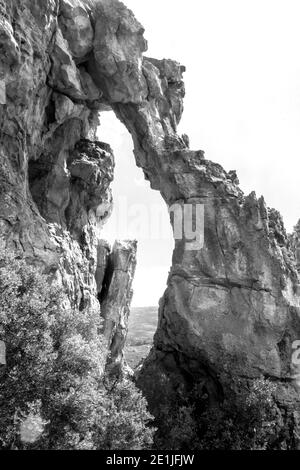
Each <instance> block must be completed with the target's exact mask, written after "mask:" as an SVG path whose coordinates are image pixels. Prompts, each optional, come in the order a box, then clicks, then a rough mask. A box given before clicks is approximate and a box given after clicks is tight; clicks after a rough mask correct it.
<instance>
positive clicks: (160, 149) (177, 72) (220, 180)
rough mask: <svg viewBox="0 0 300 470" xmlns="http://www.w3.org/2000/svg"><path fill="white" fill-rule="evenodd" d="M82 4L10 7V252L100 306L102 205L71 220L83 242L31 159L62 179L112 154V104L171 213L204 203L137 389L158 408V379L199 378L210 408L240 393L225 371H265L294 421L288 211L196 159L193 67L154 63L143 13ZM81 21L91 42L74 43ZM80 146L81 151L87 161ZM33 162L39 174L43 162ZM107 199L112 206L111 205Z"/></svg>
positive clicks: (6, 37) (6, 71)
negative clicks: (38, 190)
mask: <svg viewBox="0 0 300 470" xmlns="http://www.w3.org/2000/svg"><path fill="white" fill-rule="evenodd" d="M21 3H22V15H21V14H20V11H21ZM73 3H74V4H73V7H72V8H70V4H69V2H68V1H67V0H61V1H60V2H59V1H58V0H54V1H52V0H51V1H50V0H44V1H43V2H39V4H38V3H37V2H32V1H31V0H22V2H21V0H15V1H14V5H13V6H14V8H12V1H11V0H10V1H9V2H7V12H8V14H6V16H5V18H4V20H3V24H4V26H3V27H2V29H3V35H1V43H0V46H1V48H3V50H6V51H7V54H6V59H5V61H4V62H3V64H1V70H0V79H1V80H3V81H4V82H5V87H4V88H3V89H5V94H6V96H5V104H4V105H1V106H2V109H1V111H2V113H3V117H2V118H1V149H0V150H1V160H2V162H3V164H2V165H1V174H0V176H1V182H2V183H3V184H2V188H1V189H2V193H1V208H0V210H1V211H0V223H1V246H2V248H6V249H9V250H10V251H12V250H16V251H18V250H19V251H22V252H24V253H25V254H26V256H27V258H28V259H29V260H30V261H31V262H35V263H37V264H39V265H41V266H43V268H44V269H45V270H46V272H48V273H49V274H51V276H52V277H54V278H56V279H58V280H60V281H61V282H62V283H63V285H64V287H65V288H66V291H67V293H68V296H69V300H70V303H71V305H76V306H81V308H87V307H89V308H97V305H98V301H97V288H96V281H95V272H96V268H97V266H98V263H97V248H98V240H97V237H96V236H95V228H96V226H97V223H98V222H99V221H98V220H97V210H98V205H96V206H97V207H96V206H92V207H90V206H89V205H88V206H87V207H86V206H85V204H83V213H86V215H87V216H86V217H83V218H82V219H81V218H79V219H80V220H76V221H73V222H74V223H75V225H76V230H75V231H74V232H72V230H68V228H70V227H68V224H67V223H66V225H64V220H63V215H64V214H63V212H65V210H64V209H65V200H64V198H63V203H62V207H60V209H61V211H58V213H59V217H57V216H55V218H53V214H52V213H51V214H50V213H49V210H48V209H46V210H45V212H44V213H43V216H42V215H41V213H40V212H39V210H38V208H37V205H36V204H35V203H34V200H33V198H32V196H31V194H30V191H29V189H30V187H29V186H30V185H29V184H28V174H27V170H28V162H37V161H39V160H40V159H41V158H43V156H45V155H48V154H51V153H52V154H54V155H53V157H54V160H53V161H54V167H55V170H54V174H56V173H55V172H56V168H59V169H63V171H65V169H66V167H67V166H68V161H71V164H72V162H73V159H74V158H75V160H76V159H77V160H78V159H79V160H80V161H81V163H82V160H84V158H85V157H84V155H86V153H87V151H86V150H87V149H90V150H91V153H93V150H92V149H91V147H92V148H93V149H94V147H93V146H95V147H97V149H98V148H100V149H102V151H105V152H106V151H107V150H105V149H103V146H102V147H101V145H100V146H99V145H98V144H97V143H96V142H95V128H96V126H97V116H98V113H99V111H100V110H101V108H102V107H103V106H108V105H109V106H111V107H112V109H114V111H115V113H116V115H117V116H118V118H119V119H120V120H121V121H122V122H123V123H124V124H125V125H126V127H127V128H128V130H129V131H130V132H131V134H132V136H133V140H134V144H135V156H136V161H137V165H138V166H140V167H142V168H143V171H144V174H145V177H146V178H147V179H149V180H150V183H151V186H152V188H153V189H155V190H159V191H160V192H161V194H162V197H163V198H164V200H165V201H166V203H167V204H174V203H179V204H187V203H190V204H198V203H199V204H204V206H205V246H204V248H203V249H202V250H198V251H196V252H194V251H190V250H187V246H186V241H185V240H184V239H183V240H177V241H176V246H175V251H174V256H173V265H172V268H171V272H170V276H169V282H168V289H167V291H166V293H165V295H164V298H163V300H162V302H161V306H160V320H159V326H158V330H157V333H156V337H155V344H154V348H153V350H152V353H151V354H150V357H149V358H148V360H147V361H146V363H145V365H144V367H143V370H142V372H141V373H140V376H139V383H140V384H141V386H142V387H143V388H144V391H145V393H146V394H148V396H149V398H150V399H152V398H153V400H152V404H153V403H154V397H153V396H152V395H151V389H150V387H149V384H150V383H151V382H153V381H155V380H154V377H155V375H156V374H157V375H159V373H160V372H166V375H167V376H168V378H169V379H168V380H169V388H168V391H170V392H171V390H172V387H173V389H174V385H175V386H176V385H178V383H182V384H184V386H186V387H188V386H189V385H190V384H191V383H193V382H197V383H198V382H199V381H200V382H201V380H202V382H204V385H203V387H204V388H205V389H206V391H207V392H208V393H209V395H210V396H211V399H212V400H219V399H222V397H223V396H224V395H226V393H227V394H228V393H230V391H229V390H227V389H226V385H225V382H224V381H223V379H222V377H223V375H224V374H225V375H227V376H233V377H241V378H243V380H246V381H251V380H253V378H255V377H257V376H258V375H260V374H263V375H264V376H266V377H271V378H272V380H274V381H276V382H278V383H279V385H280V387H279V390H281V392H280V393H279V397H278V401H279V402H280V404H281V406H283V407H284V408H286V409H288V411H289V412H293V409H294V408H295V406H296V405H297V404H298V401H299V399H298V391H297V390H296V389H295V387H294V383H293V375H294V373H295V372H296V371H295V368H294V365H293V364H291V362H290V361H291V356H292V345H293V342H294V340H297V339H298V338H299V334H300V322H299V278H298V272H297V270H296V267H295V259H294V255H293V253H292V250H291V249H290V245H289V241H288V238H287V236H286V233H285V230H284V227H283V224H282V221H281V219H280V217H279V215H278V213H277V212H276V211H270V210H268V208H267V206H266V204H265V202H264V200H263V199H262V198H261V199H259V200H257V198H256V196H255V194H254V193H252V194H250V195H249V196H247V197H245V196H244V194H243V193H242V191H241V190H240V188H239V187H238V185H237V180H236V178H235V177H234V175H232V174H230V173H226V172H225V171H224V170H223V168H221V167H220V166H219V165H217V164H215V163H212V162H210V161H206V160H205V159H204V154H203V152H201V151H191V150H189V148H188V139H187V138H186V136H184V137H180V136H178V135H177V133H176V126H177V124H178V122H179V120H180V117H181V114H182V110H183V106H182V100H183V96H184V86H183V82H182V72H183V68H182V67H181V66H180V65H179V64H177V63H176V62H173V61H170V60H163V61H158V60H155V59H150V58H146V57H143V53H144V52H145V50H146V41H145V40H144V38H143V28H142V27H141V25H140V24H139V23H138V22H137V21H136V20H135V18H134V16H133V14H132V13H131V12H130V11H129V10H128V9H126V7H125V6H124V5H123V4H122V3H121V2H119V1H118V0H100V1H99V2H98V4H97V7H94V6H93V2H81V1H80V0H76V1H75V2H73ZM88 5H92V6H91V7H88ZM1 6H2V5H1ZM2 7H3V6H2ZM66 11H67V13H66ZM58 13H60V17H59V21H58ZM12 14H14V15H15V17H14V28H12V25H11V20H12V18H11V15H12ZM79 17H80V18H82V17H83V18H84V31H85V33H84V37H82V35H81V34H76V32H77V28H78V27H79V24H82V22H81V21H79V20H78V18H79ZM28 24H30V25H31V34H27V33H26V31H27V25H28ZM64 24H68V27H66V28H64ZM70 24H71V25H72V27H70ZM70 28H71V29H70ZM66 31H72V32H73V33H75V34H71V35H69V34H68V35H67V34H66ZM87 31H88V32H89V34H87ZM78 32H79V33H80V31H78ZM64 34H65V37H64ZM92 37H93V41H90V40H89V41H87V42H86V43H85V39H86V38H92ZM79 46H80V47H79ZM79 51H80V53H79ZM75 52H76V53H75ZM77 52H78V54H79V55H78V54H77ZM50 58H51V60H50ZM53 106H54V108H53ZM59 136H60V138H59ZM84 143H85V144H86V147H84V145H83V144H84ZM78 145H79V149H80V148H81V149H82V146H83V147H84V149H83V151H80V152H79V154H80V155H78V154H76V152H77V151H78ZM76 146H77V147H76ZM56 147H58V148H56ZM47 152H48V153H47ZM88 153H89V152H88ZM69 158H70V159H71V160H69ZM46 160H48V157H47V158H46ZM91 160H92V159H91ZM40 161H41V160H40ZM79 163H80V162H79ZM89 163H90V164H91V163H92V162H91V161H90V162H89ZM29 166H30V167H31V168H30V171H31V172H33V173H34V171H33V170H36V168H35V164H34V163H30V164H29ZM96 166H97V165H96ZM98 169H100V170H101V168H99V167H98ZM75 171H76V170H75ZM96 171H97V169H96ZM51 174H52V172H51ZM58 174H59V173H58ZM31 175H32V173H31ZM33 181H34V178H33ZM69 184H70V186H69V187H68V189H69V190H70V191H71V192H72V185H71V180H70V179H68V181H67V182H65V183H64V184H63V190H65V189H66V188H65V186H68V185H69ZM33 186H35V184H33ZM33 186H31V188H33ZM87 186H89V184H88V185H87ZM76 187H77V186H76ZM95 190H96V191H97V188H95ZM107 191H109V188H106V190H105V191H104V192H103V194H102V195H101V198H103V199H105V197H106V196H107V197H108V199H109V194H108V192H107ZM33 192H34V191H33ZM75 193H76V194H77V195H78V192H75ZM76 194H75V197H76ZM69 196H70V193H69ZM69 196H68V197H69ZM98 202H99V201H98ZM106 202H108V203H109V200H108V201H106ZM99 205H100V204H99ZM68 206H69V203H68V204H67V207H68ZM76 207H78V206H76ZM95 209H96V210H95ZM73 213H76V211H73ZM103 215H105V213H104V214H103ZM100 218H101V217H100ZM81 222H82V223H81ZM78 232H80V233H78ZM225 366H226V367H225ZM227 366H228V367H229V368H228V367H227ZM187 377H188V379H187ZM157 388H158V387H157ZM165 391H166V390H160V391H159V390H158V392H160V393H161V394H162V395H163V394H164V393H165ZM150 401H151V400H150Z"/></svg>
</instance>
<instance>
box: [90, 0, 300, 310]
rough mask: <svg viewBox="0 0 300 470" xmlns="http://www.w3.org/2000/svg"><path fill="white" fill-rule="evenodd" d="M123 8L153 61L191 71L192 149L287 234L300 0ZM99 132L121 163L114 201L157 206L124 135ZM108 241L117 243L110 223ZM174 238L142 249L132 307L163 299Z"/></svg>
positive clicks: (299, 154)
mask: <svg viewBox="0 0 300 470" xmlns="http://www.w3.org/2000/svg"><path fill="white" fill-rule="evenodd" d="M124 3H125V4H126V5H127V6H128V7H129V8H131V9H132V10H133V11H134V13H135V16H136V17H137V19H138V20H139V21H140V22H141V23H142V24H143V26H144V27H145V29H146V33H145V37H146V39H147V40H148V44H149V50H148V52H147V55H149V56H153V57H157V58H164V57H165V58H173V59H175V60H177V61H179V62H181V63H182V64H184V65H185V66H186V67H187V71H186V73H185V75H184V80H185V84H186V91H187V95H186V98H185V111H184V115H183V119H182V123H181V125H180V132H182V133H187V134H188V135H189V137H190V141H191V148H192V149H201V150H205V153H206V158H208V159H210V160H213V161H215V162H218V163H220V164H221V165H223V166H224V168H225V169H226V170H231V169H236V170H237V173H238V176H239V179H240V184H241V188H242V190H243V191H244V192H245V193H246V194H248V193H249V192H251V191H252V190H255V191H256V193H257V195H258V196H260V195H261V194H263V195H264V197H265V199H266V202H267V204H268V205H269V206H271V207H275V208H276V209H278V210H279V211H280V212H281V213H282V215H283V218H284V220H285V224H286V227H287V229H288V230H289V231H291V230H292V227H293V226H294V225H295V223H296V222H297V220H298V219H299V218H300V198H298V191H297V190H298V185H299V179H300V175H299V169H300V58H299V45H300V27H299V18H300V2H299V0H251V1H250V0H226V1H224V0H186V1H185V2H183V1H182V0H151V1H150V0H125V1H124ZM102 124H103V126H102V130H101V128H100V129H99V137H100V138H102V139H103V140H106V141H108V142H109V143H110V144H111V145H112V147H113V148H114V150H115V154H116V161H117V169H116V181H115V185H114V191H115V197H117V196H118V195H120V194H121V195H127V197H128V200H129V201H130V202H129V204H132V203H136V202H137V200H138V202H141V203H144V204H146V205H147V206H150V205H151V204H160V201H161V199H160V196H159V194H158V193H156V192H154V191H151V190H150V189H149V185H148V184H147V183H145V184H143V183H142V178H143V176H142V173H141V171H140V170H138V169H137V168H135V166H134V160H133V156H132V154H131V149H132V143H131V140H130V137H129V135H128V134H127V132H126V131H125V129H124V128H123V127H122V126H121V125H116V121H115V120H114V119H113V117H112V116H110V114H109V113H107V114H106V115H103V117H102ZM162 204H163V203H162ZM117 210H118V207H116V211H117ZM165 214H166V215H165V217H166V220H167V217H168V216H167V212H165ZM109 232H110V233H109ZM106 233H107V235H108V236H110V237H112V227H111V229H110V228H109V224H108V225H107V230H106ZM169 237H170V238H169V241H168V240H164V241H162V242H160V241H159V240H156V241H155V240H154V241H151V240H142V241H140V243H139V257H138V261H139V263H138V270H137V276H136V280H135V286H134V287H135V296H134V300H133V305H135V306H144V305H156V304H157V302H158V299H159V297H160V296H161V295H162V293H163V290H164V286H165V283H166V278H167V273H168V269H169V266H170V264H171V252H172V240H171V235H169Z"/></svg>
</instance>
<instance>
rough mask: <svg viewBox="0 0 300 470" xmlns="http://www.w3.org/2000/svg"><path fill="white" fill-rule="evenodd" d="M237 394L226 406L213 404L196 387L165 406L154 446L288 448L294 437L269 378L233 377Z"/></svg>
mask: <svg viewBox="0 0 300 470" xmlns="http://www.w3.org/2000/svg"><path fill="white" fill-rule="evenodd" d="M231 386H232V389H233V390H234V391H233V393H232V395H231V397H230V398H228V399H226V400H225V401H224V402H223V403H222V404H219V405H215V406H208V403H207V397H206V398H205V399H204V398H203V397H202V396H201V397H199V396H198V395H197V391H196V390H197V389H196V387H195V389H194V390H193V391H192V392H191V393H190V395H189V397H188V398H186V399H185V400H178V401H177V402H176V401H174V400H173V402H172V403H170V404H166V403H165V404H164V405H163V406H160V407H159V409H158V411H157V412H156V413H155V414H156V417H157V418H156V425H157V427H158V432H157V433H156V435H155V445H156V447H158V448H160V449H173V450H181V451H185V450H189V451H197V450H216V449H218V450H227V449H231V450H265V449H281V448H286V443H287V442H289V441H290V436H289V434H288V431H287V429H286V428H285V426H284V423H283V420H282V415H281V412H280V410H279V408H278V407H277V404H276V401H275V398H274V397H275V391H276V386H275V385H274V383H272V382H270V381H269V380H267V379H264V378H260V379H256V380H253V381H252V383H250V384H245V382H242V381H239V380H237V379H235V380H234V379H233V378H231Z"/></svg>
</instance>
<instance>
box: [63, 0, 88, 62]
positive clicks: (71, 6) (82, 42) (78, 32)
mask: <svg viewBox="0 0 300 470" xmlns="http://www.w3.org/2000/svg"><path fill="white" fill-rule="evenodd" d="M58 22H59V26H60V28H61V30H62V33H63V36H64V38H65V39H66V40H67V41H68V44H69V48H70V51H71V53H72V56H73V57H75V58H76V59H77V60H78V59H81V60H82V59H83V58H84V57H85V56H86V55H87V54H88V53H89V52H91V50H92V48H93V39H94V30H93V27H92V24H91V20H90V15H89V10H88V8H87V6H86V5H85V4H84V3H83V2H81V1H80V0H72V1H70V0H61V2H60V11H59V18H58Z"/></svg>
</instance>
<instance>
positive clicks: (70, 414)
mask: <svg viewBox="0 0 300 470" xmlns="http://www.w3.org/2000/svg"><path fill="white" fill-rule="evenodd" d="M62 303H63V294H62V292H61V291H60V290H59V289H58V288H57V287H55V286H51V285H49V284H48V282H47V278H46V277H45V276H43V275H41V274H40V273H39V272H38V271H37V270H36V269H35V268H33V267H30V266H28V265H27V264H26V263H25V262H24V261H22V260H19V261H16V260H6V261H4V262H2V265H1V267H0V340H2V341H4V342H5V345H6V351H7V365H6V367H5V370H4V372H2V375H1V380H0V449H113V448H123V449H140V448H144V447H148V446H149V445H150V444H151V442H152V435H153V430H152V429H151V428H150V427H148V423H150V422H151V419H152V417H151V416H150V414H149V413H148V412H147V403H146V401H145V399H144V398H143V397H142V395H141V393H140V392H139V391H138V390H137V389H136V387H135V386H134V384H133V383H131V382H130V381H123V382H122V383H115V384H112V383H110V382H108V381H107V380H106V379H105V377H104V373H103V371H104V361H105V356H106V354H105V348H104V346H103V344H104V342H103V339H102V336H101V334H100V326H101V325H100V315H99V314H98V312H93V311H89V310H85V311H83V312H79V311H77V310H72V311H67V310H65V309H63V308H62V307H61V305H62Z"/></svg>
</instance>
